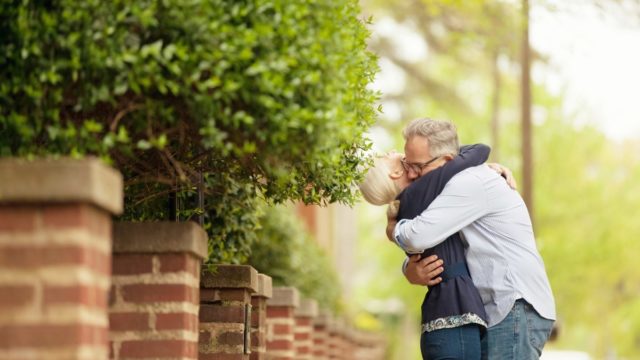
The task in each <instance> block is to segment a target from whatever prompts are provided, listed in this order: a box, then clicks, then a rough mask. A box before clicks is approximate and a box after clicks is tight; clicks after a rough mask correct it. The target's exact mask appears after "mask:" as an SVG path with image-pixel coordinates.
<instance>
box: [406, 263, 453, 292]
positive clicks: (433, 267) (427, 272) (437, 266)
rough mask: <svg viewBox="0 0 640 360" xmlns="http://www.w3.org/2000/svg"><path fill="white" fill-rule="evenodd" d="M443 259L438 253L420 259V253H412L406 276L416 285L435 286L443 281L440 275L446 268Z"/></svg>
mask: <svg viewBox="0 0 640 360" xmlns="http://www.w3.org/2000/svg"><path fill="white" fill-rule="evenodd" d="M443 263H444V262H443V261H442V260H438V257H437V256H436V255H431V256H429V257H426V258H424V259H422V260H420V255H412V256H411V257H410V258H409V261H408V262H407V268H406V270H405V273H404V276H405V277H406V278H407V280H409V282H410V283H411V284H414V285H426V286H434V285H437V284H439V283H440V282H442V278H441V277H439V276H438V275H440V274H441V273H442V272H443V271H444V268H443V267H442V264H443Z"/></svg>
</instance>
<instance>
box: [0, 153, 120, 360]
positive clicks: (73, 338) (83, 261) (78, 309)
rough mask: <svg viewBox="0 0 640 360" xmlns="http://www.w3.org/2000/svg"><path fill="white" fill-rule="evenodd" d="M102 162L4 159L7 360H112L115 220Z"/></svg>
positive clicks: (2, 289)
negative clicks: (110, 318) (110, 333)
mask: <svg viewBox="0 0 640 360" xmlns="http://www.w3.org/2000/svg"><path fill="white" fill-rule="evenodd" d="M121 211H122V179H121V177H120V175H119V174H118V173H117V172H116V171H114V170H113V169H111V168H108V167H106V166H104V165H102V164H101V163H100V162H99V161H97V160H95V159H86V160H70V159H59V160H36V161H33V162H26V161H22V160H15V159H2V160H0V358H1V359H34V360H35V359H48V360H56V359H90V360H96V359H98V360H100V359H106V358H107V355H108V346H107V326H108V320H107V311H106V303H107V291H108V289H109V283H110V281H109V274H110V262H111V215H112V214H118V213H120V212H121Z"/></svg>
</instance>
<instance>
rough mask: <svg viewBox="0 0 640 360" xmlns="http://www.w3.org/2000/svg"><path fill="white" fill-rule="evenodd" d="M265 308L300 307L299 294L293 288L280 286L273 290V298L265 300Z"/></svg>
mask: <svg viewBox="0 0 640 360" xmlns="http://www.w3.org/2000/svg"><path fill="white" fill-rule="evenodd" d="M267 306H289V307H298V306H300V293H299V292H298V289H296V288H294V287H288V286H286V287H285V286H282V287H274V288H273V297H272V298H271V299H269V300H267Z"/></svg>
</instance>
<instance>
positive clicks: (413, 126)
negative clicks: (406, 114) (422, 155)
mask: <svg viewBox="0 0 640 360" xmlns="http://www.w3.org/2000/svg"><path fill="white" fill-rule="evenodd" d="M402 135H403V136H404V139H405V141H406V140H409V139H411V138H412V137H414V136H422V137H425V138H427V141H428V142H429V152H430V153H431V156H433V157H436V156H444V155H452V156H455V155H458V152H459V150H460V142H459V141H458V133H457V131H456V126H455V125H453V123H451V122H449V121H440V120H433V119H429V118H420V119H415V120H412V121H411V122H410V123H409V125H407V127H405V128H404V130H403V131H402Z"/></svg>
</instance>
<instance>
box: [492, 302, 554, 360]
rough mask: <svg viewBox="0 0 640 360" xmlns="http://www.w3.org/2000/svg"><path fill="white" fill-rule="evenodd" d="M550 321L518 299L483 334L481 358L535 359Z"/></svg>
mask: <svg viewBox="0 0 640 360" xmlns="http://www.w3.org/2000/svg"><path fill="white" fill-rule="evenodd" d="M552 327H553V320H548V319H545V318H543V317H541V316H540V315H539V314H538V312H537V311H536V310H535V309H534V308H533V306H531V305H530V304H529V303H528V302H526V301H524V300H522V299H520V300H517V301H516V303H515V304H514V305H513V308H512V309H511V311H510V312H509V315H507V317H506V318H505V319H504V320H502V321H501V322H500V323H498V324H496V325H494V326H492V327H490V328H489V329H487V333H486V335H485V336H483V337H482V359H483V360H537V359H539V358H540V354H542V348H543V347H544V344H545V343H546V342H547V339H548V338H549V334H551V328H552Z"/></svg>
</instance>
